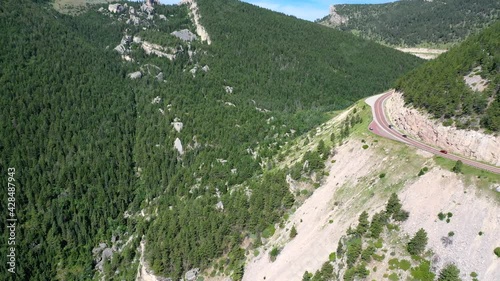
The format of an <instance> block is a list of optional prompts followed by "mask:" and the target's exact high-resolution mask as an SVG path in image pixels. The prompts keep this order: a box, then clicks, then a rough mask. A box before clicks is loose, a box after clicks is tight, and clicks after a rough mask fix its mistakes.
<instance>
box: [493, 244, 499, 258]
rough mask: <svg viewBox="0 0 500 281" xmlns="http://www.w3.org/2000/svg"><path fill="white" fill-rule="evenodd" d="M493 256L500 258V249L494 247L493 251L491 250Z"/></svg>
mask: <svg viewBox="0 0 500 281" xmlns="http://www.w3.org/2000/svg"><path fill="white" fill-rule="evenodd" d="M493 252H494V253H495V255H496V256H497V257H499V258H500V247H496V248H495V250H493Z"/></svg>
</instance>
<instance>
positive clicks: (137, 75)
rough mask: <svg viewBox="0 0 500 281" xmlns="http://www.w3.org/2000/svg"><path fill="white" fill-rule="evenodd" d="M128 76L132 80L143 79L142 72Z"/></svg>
mask: <svg viewBox="0 0 500 281" xmlns="http://www.w3.org/2000/svg"><path fill="white" fill-rule="evenodd" d="M127 76H128V77H129V78H130V79H140V78H141V77H142V72H140V71H136V72H132V73H129V74H128V75H127Z"/></svg>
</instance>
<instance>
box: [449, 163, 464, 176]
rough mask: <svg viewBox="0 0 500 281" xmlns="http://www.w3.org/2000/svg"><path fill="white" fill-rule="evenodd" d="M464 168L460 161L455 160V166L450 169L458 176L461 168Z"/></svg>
mask: <svg viewBox="0 0 500 281" xmlns="http://www.w3.org/2000/svg"><path fill="white" fill-rule="evenodd" d="M463 166H464V163H462V161H461V160H457V162H456V163H455V166H453V169H451V170H452V171H453V172H454V173H457V174H460V173H461V172H462V167H463Z"/></svg>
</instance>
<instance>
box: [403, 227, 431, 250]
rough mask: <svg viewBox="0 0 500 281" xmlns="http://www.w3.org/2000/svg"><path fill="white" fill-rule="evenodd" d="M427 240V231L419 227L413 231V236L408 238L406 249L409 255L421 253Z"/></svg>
mask: <svg viewBox="0 0 500 281" xmlns="http://www.w3.org/2000/svg"><path fill="white" fill-rule="evenodd" d="M427 241H428V238H427V232H426V231H425V230H424V229H423V228H421V229H419V230H418V231H417V233H415V236H413V238H411V239H410V241H409V242H408V245H407V247H406V249H407V250H408V253H410V255H421V254H422V253H423V252H424V250H425V247H426V246H427Z"/></svg>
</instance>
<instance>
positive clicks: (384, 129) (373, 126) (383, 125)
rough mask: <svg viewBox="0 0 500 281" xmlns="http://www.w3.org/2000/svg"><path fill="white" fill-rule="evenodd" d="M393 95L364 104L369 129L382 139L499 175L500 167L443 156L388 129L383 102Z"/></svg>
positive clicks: (432, 148)
mask: <svg viewBox="0 0 500 281" xmlns="http://www.w3.org/2000/svg"><path fill="white" fill-rule="evenodd" d="M392 93H393V91H392V90H390V91H388V92H385V93H383V94H380V95H377V96H373V97H370V98H368V99H367V100H366V102H367V103H368V104H369V105H370V106H371V107H372V114H373V121H372V122H371V123H370V127H369V129H370V130H371V131H372V132H373V133H375V134H377V135H379V136H382V137H385V138H389V139H393V140H396V141H399V142H402V143H406V144H408V145H411V146H414V147H416V148H419V149H422V150H425V151H427V152H430V153H432V154H435V155H438V156H441V157H443V158H448V159H450V160H453V161H457V160H461V161H462V162H463V163H464V164H466V165H469V166H472V167H476V168H479V169H483V170H486V171H490V172H493V173H496V174H500V167H497V166H493V165H488V164H485V163H482V162H478V161H474V160H471V159H468V158H464V157H462V156H458V155H454V154H449V153H448V154H445V153H441V152H440V150H441V149H440V148H435V147H432V146H430V145H427V144H425V143H422V142H420V141H417V140H414V139H411V138H409V137H406V138H405V137H403V135H402V134H401V133H400V132H398V131H396V130H394V129H391V128H389V121H388V118H387V116H386V115H385V111H384V102H385V100H386V99H388V98H389V97H390V96H391V94H392ZM442 149H443V150H446V147H443V148H442Z"/></svg>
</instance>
